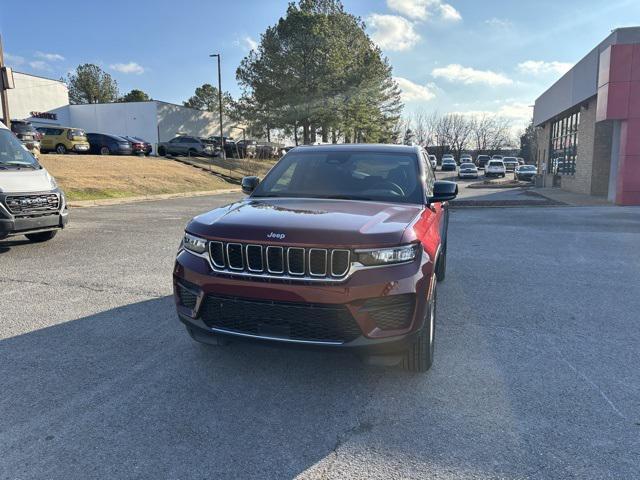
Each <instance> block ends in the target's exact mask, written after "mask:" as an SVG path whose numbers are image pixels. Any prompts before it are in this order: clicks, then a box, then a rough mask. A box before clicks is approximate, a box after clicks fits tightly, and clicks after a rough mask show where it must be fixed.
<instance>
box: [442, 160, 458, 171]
mask: <svg viewBox="0 0 640 480" xmlns="http://www.w3.org/2000/svg"><path fill="white" fill-rule="evenodd" d="M457 167H458V165H456V161H455V160H454V159H453V157H447V158H443V159H442V166H441V167H440V170H442V171H443V172H447V171H454V172H455V171H456V168H457Z"/></svg>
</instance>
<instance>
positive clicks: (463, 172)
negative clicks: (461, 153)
mask: <svg viewBox="0 0 640 480" xmlns="http://www.w3.org/2000/svg"><path fill="white" fill-rule="evenodd" d="M458 178H478V167H476V165H475V164H474V163H471V162H465V163H461V164H460V167H459V168H458Z"/></svg>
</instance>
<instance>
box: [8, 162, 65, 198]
mask: <svg viewBox="0 0 640 480" xmlns="http://www.w3.org/2000/svg"><path fill="white" fill-rule="evenodd" d="M54 188H56V187H55V184H54V183H53V178H52V177H51V175H49V173H48V172H47V171H46V170H45V169H44V168H42V169H40V170H26V169H25V170H0V192H2V193H27V192H46V191H49V190H53V189H54Z"/></svg>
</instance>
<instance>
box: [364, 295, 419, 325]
mask: <svg viewBox="0 0 640 480" xmlns="http://www.w3.org/2000/svg"><path fill="white" fill-rule="evenodd" d="M414 305H415V295H413V294H404V295H392V296H388V297H380V298H372V299H370V300H367V301H366V302H365V303H364V306H363V308H362V309H361V310H360V311H361V312H363V313H364V312H366V313H368V314H369V317H370V318H371V319H372V320H373V321H374V322H375V323H376V325H377V326H378V328H380V329H382V330H395V329H399V328H406V327H408V326H409V324H410V323H411V319H412V317H413V309H414Z"/></svg>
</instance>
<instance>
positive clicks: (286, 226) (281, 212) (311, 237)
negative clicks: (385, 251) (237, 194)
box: [187, 198, 422, 247]
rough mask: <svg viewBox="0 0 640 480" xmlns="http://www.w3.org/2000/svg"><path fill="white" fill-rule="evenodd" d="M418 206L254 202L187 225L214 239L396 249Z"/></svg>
mask: <svg viewBox="0 0 640 480" xmlns="http://www.w3.org/2000/svg"><path fill="white" fill-rule="evenodd" d="M421 211H422V207H421V206H419V205H409V204H407V205H402V204H391V203H381V202H365V201H353V200H324V199H323V200H318V199H299V198H298V199H283V198H279V199H251V198H247V199H245V200H243V201H240V202H236V203H232V204H230V205H227V206H224V207H221V208H217V209H215V210H212V211H211V212H208V213H205V214H202V215H199V216H197V217H195V218H194V219H193V220H192V221H191V222H190V223H189V225H188V226H187V231H188V232H190V233H193V234H194V235H198V236H202V237H205V238H210V239H221V240H236V241H241V242H260V243H273V244H284V245H303V246H304V245H319V246H322V245H326V246H335V247H358V246H360V247H366V246H387V245H397V244H399V243H401V242H402V237H403V234H404V231H405V230H406V228H407V226H408V225H410V224H411V223H412V222H413V221H414V219H415V218H416V217H417V216H418V215H419V214H420V212H421Z"/></svg>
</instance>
